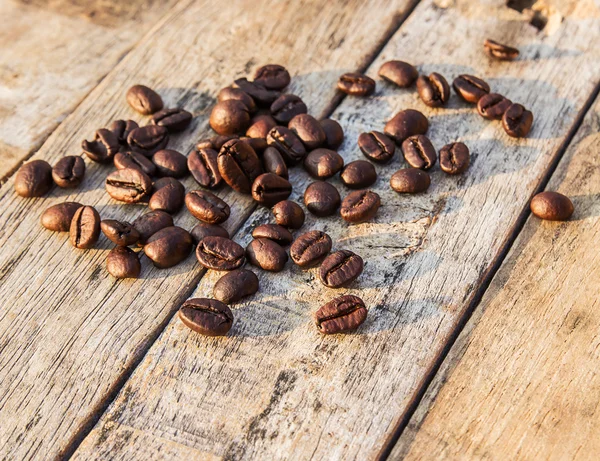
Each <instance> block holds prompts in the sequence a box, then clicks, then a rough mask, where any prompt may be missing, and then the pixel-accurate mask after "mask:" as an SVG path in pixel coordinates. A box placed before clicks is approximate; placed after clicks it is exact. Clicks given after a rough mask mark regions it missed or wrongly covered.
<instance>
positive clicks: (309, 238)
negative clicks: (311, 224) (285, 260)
mask: <svg viewBox="0 0 600 461" xmlns="http://www.w3.org/2000/svg"><path fill="white" fill-rule="evenodd" d="M330 251H331V237H329V235H327V234H326V233H325V232H322V231H319V230H312V231H308V232H306V233H304V234H302V235H300V236H299V237H298V238H297V239H296V240H294V243H292V246H291V247H290V258H292V261H294V263H296V264H297V265H298V266H300V267H308V266H313V265H315V264H316V263H318V262H319V261H320V260H321V259H323V258H324V257H325V256H327V254H328V253H329V252H330Z"/></svg>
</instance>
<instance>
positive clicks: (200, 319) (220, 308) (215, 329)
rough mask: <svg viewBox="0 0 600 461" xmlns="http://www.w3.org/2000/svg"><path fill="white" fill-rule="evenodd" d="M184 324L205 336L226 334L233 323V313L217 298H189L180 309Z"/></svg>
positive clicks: (180, 316) (180, 317)
mask: <svg viewBox="0 0 600 461" xmlns="http://www.w3.org/2000/svg"><path fill="white" fill-rule="evenodd" d="M178 315H179V319H180V320H181V321H182V322H183V324H184V325H185V326H186V327H188V328H191V329H192V330H194V331H195V332H197V333H200V334H202V335H205V336H225V335H226V334H227V332H228V331H229V330H230V329H231V325H233V314H232V313H231V310H230V309H229V307H227V305H226V304H223V303H222V302H221V301H217V300H216V299H208V298H193V299H188V300H187V301H186V302H184V303H183V305H182V306H181V308H180V309H179V314H178Z"/></svg>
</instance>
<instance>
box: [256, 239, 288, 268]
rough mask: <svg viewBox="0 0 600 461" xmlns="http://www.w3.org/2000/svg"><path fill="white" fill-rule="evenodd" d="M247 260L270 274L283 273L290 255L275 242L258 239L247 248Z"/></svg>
mask: <svg viewBox="0 0 600 461" xmlns="http://www.w3.org/2000/svg"><path fill="white" fill-rule="evenodd" d="M246 258H247V259H248V262H249V263H250V264H252V265H253V266H256V267H260V268H261V269H263V270H266V271H270V272H281V271H282V270H283V268H284V267H285V263H286V262H287V260H288V255H287V253H286V252H285V250H284V249H283V248H282V247H281V245H279V244H278V243H276V242H274V241H273V240H269V239H265V238H258V239H254V240H252V241H251V242H250V243H249V244H248V246H247V247H246Z"/></svg>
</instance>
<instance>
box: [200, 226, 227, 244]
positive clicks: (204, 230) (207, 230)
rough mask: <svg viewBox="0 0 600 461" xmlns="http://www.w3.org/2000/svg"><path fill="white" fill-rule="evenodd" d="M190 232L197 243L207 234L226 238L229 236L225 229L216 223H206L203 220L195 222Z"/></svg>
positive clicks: (207, 235)
mask: <svg viewBox="0 0 600 461" xmlns="http://www.w3.org/2000/svg"><path fill="white" fill-rule="evenodd" d="M190 234H192V238H193V239H194V243H195V244H198V242H199V241H200V240H202V239H203V238H204V237H209V236H215V237H225V238H227V239H228V238H229V232H227V229H225V228H223V227H221V226H219V225H218V224H208V223H204V222H199V223H198V224H196V225H195V226H194V228H193V229H192V230H191V231H190Z"/></svg>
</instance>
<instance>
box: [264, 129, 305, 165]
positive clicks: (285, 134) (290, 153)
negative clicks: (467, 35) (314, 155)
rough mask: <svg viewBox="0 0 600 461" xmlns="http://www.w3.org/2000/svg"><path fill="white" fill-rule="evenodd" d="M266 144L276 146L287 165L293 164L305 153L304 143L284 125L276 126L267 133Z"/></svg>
mask: <svg viewBox="0 0 600 461" xmlns="http://www.w3.org/2000/svg"><path fill="white" fill-rule="evenodd" d="M267 144H268V145H269V146H272V147H274V148H276V149H277V150H278V151H279V153H280V154H281V156H282V157H283V159H284V160H285V162H286V163H287V164H288V165H295V164H296V163H298V162H299V161H300V160H302V159H303V158H304V156H305V155H306V149H305V147H304V144H303V143H302V141H301V140H300V138H299V137H298V136H296V134H295V133H294V132H293V131H292V130H290V129H289V128H286V127H284V126H276V127H275V128H273V129H272V130H271V131H269V134H268V135H267Z"/></svg>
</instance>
